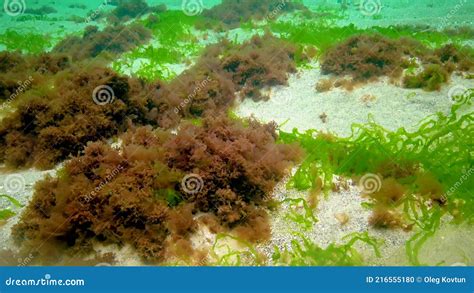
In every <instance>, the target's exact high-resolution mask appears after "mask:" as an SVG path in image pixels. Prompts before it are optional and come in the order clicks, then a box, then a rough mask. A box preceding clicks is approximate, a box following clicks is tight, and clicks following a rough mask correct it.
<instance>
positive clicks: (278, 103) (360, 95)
mask: <svg viewBox="0 0 474 293" xmlns="http://www.w3.org/2000/svg"><path fill="white" fill-rule="evenodd" d="M43 2H44V3H43ZM47 2H48V3H47ZM162 2H164V1H149V3H150V4H159V3H162ZM166 2H167V4H168V6H169V8H170V9H173V8H176V9H179V8H180V1H174V2H176V3H175V4H174V5H173V4H171V5H169V3H170V1H166ZM174 2H173V3H174ZM204 2H205V6H206V7H207V6H211V5H212V3H213V2H212V1H204ZM214 2H218V1H214ZM305 2H308V4H309V6H311V4H312V3H311V2H312V1H305ZM382 2H383V1H382ZM420 2H423V3H422V4H421V3H418V2H417V1H408V0H402V1H398V2H396V3H394V2H393V1H392V4H389V3H387V4H384V5H383V6H382V9H383V11H384V13H383V17H381V18H369V19H367V18H364V17H363V16H361V15H360V13H359V12H358V11H356V10H355V9H353V11H352V8H349V9H350V10H349V15H350V17H349V18H348V19H346V20H340V21H339V23H338V25H341V26H343V25H347V24H349V23H350V22H353V21H354V20H355V19H356V20H357V23H358V26H360V27H361V28H363V27H369V26H373V25H381V26H389V25H394V24H410V25H413V24H415V25H424V24H427V23H431V22H433V21H436V20H439V19H440V18H443V17H445V16H446V12H447V11H448V12H449V11H450V10H452V9H454V8H453V7H452V5H450V4H448V3H447V2H446V1H431V3H430V1H420ZM427 2H428V3H427ZM51 3H54V5H55V8H56V9H57V10H58V12H57V14H51V15H48V18H46V19H45V20H44V21H45V22H48V23H49V24H50V25H42V26H38V25H37V22H36V21H34V20H32V21H31V22H29V21H24V22H21V23H15V22H11V23H6V25H5V26H3V25H2V27H1V28H0V33H1V32H2V31H5V30H6V29H7V28H11V29H13V30H37V29H40V30H41V33H51V37H52V38H53V39H60V38H62V37H63V36H65V35H66V34H69V33H71V32H73V33H74V32H81V31H82V30H83V29H84V27H85V24H76V23H73V22H71V21H69V20H67V19H60V20H53V18H54V17H59V16H61V15H70V14H71V13H72V14H74V15H78V16H85V14H86V12H87V11H89V10H90V9H97V7H95V6H94V5H93V4H90V2H88V3H86V5H87V9H78V8H69V5H70V4H72V3H76V2H75V1H72V0H68V1H66V0H65V1H60V2H58V1H42V2H41V5H43V4H51ZM327 3H328V5H333V6H334V5H335V4H333V3H332V2H331V1H327ZM33 5H39V3H38V4H33ZM465 5H466V6H465V7H464V8H463V9H461V10H459V11H457V12H456V13H455V14H453V15H452V17H451V18H450V19H448V22H446V23H447V24H446V23H444V22H443V23H442V24H443V25H458V24H460V25H472V22H473V20H472V16H471V14H472V13H471V12H472V11H474V3H466V4H465ZM335 7H337V6H335ZM106 9H107V8H106ZM426 10H429V11H430V13H429V14H428V13H426ZM349 19H350V20H349ZM2 21H7V20H6V19H5V16H3V19H2ZM440 24H441V23H440ZM247 34H248V35H251V33H248V32H247ZM230 36H232V32H231V33H230ZM245 38H246V37H245V36H244V37H243V39H245ZM211 39H212V37H211ZM2 49H3V48H1V47H0V50H2ZM173 66H175V71H176V72H177V73H179V72H180V71H182V70H183V69H184V67H183V66H184V65H183V64H174V65H173ZM321 77H322V74H321V71H320V69H319V64H317V63H314V64H311V66H310V68H307V69H300V70H299V71H298V73H296V74H292V75H291V76H290V78H289V83H288V86H276V87H273V88H268V89H267V90H266V92H267V93H268V96H269V99H268V100H267V101H260V102H255V101H252V100H251V99H246V100H244V101H242V102H241V103H240V104H239V105H237V107H236V108H235V109H234V112H235V113H236V114H237V115H238V116H240V117H250V116H253V117H255V118H256V119H258V120H260V121H262V122H270V121H275V122H276V123H277V124H278V125H281V129H282V130H284V131H291V130H292V129H294V128H297V129H298V130H299V131H304V130H308V129H316V130H320V131H324V132H331V133H334V134H336V135H337V136H343V137H348V136H350V135H351V125H352V124H353V123H361V124H363V123H366V122H369V121H371V119H372V121H375V122H376V123H378V124H380V125H381V126H383V127H384V128H386V129H389V130H396V129H398V128H401V127H404V128H406V129H407V130H415V129H417V127H418V126H419V123H420V121H422V120H423V119H425V118H426V117H428V116H430V115H433V114H436V113H437V112H442V113H448V112H449V111H450V109H451V106H452V104H453V101H452V99H451V97H450V95H449V93H450V91H452V90H453V88H465V89H467V88H473V87H474V82H473V80H472V79H470V80H468V79H465V78H463V77H461V76H453V77H452V79H451V82H450V84H449V85H445V86H443V87H442V88H441V90H440V91H433V92H426V91H423V90H411V89H404V88H401V87H400V86H397V85H395V84H391V83H390V82H388V81H387V80H380V81H378V82H374V83H370V84H365V85H360V86H357V87H356V88H355V89H354V90H352V91H347V90H344V89H339V88H335V89H334V88H333V89H331V90H329V91H327V92H318V91H317V90H316V89H315V85H316V81H317V80H319V79H321ZM55 170H57V168H56V169H54V170H49V171H37V170H33V169H32V170H27V171H22V172H11V171H7V170H3V171H2V173H1V174H0V194H2V193H6V192H8V194H10V195H11V196H13V197H15V198H16V199H17V200H18V201H19V202H20V203H21V204H23V205H26V204H27V203H28V202H29V201H30V200H31V198H32V196H33V185H34V184H35V182H37V181H39V180H41V179H42V178H44V176H47V175H53V176H54V174H55ZM341 180H346V179H342V178H341ZM347 180H349V181H350V179H347ZM7 181H8V182H9V184H10V186H6V184H4V183H5V182H7ZM12 182H13V183H14V184H12ZM285 183H286V182H285V180H284V181H282V182H281V183H280V184H279V185H278V186H277V187H276V188H275V191H274V196H275V197H276V198H277V199H278V198H280V199H282V198H287V197H291V198H303V197H305V196H306V194H305V193H302V192H297V191H294V190H288V189H286V187H285ZM348 186H349V187H348V189H347V190H341V191H338V192H331V193H330V194H328V195H327V196H323V197H321V198H320V201H319V203H318V206H317V209H316V210H315V213H314V214H315V217H316V218H317V221H315V222H314V223H313V225H312V227H310V229H306V230H304V231H303V232H302V233H304V235H305V236H306V237H307V238H308V239H309V240H311V241H314V243H316V244H318V245H320V246H321V247H323V248H324V247H326V246H328V245H330V244H331V243H343V242H344V237H345V236H346V235H349V234H351V233H354V232H366V231H368V232H369V234H370V235H371V236H373V237H375V238H377V239H380V240H383V244H382V245H381V246H380V247H381V255H382V257H376V256H375V255H374V253H373V250H372V249H371V248H370V247H367V245H364V244H360V246H358V249H359V250H360V251H361V252H362V254H363V256H364V257H365V259H366V262H367V263H368V264H369V265H408V264H409V263H408V261H407V259H406V254H405V243H406V241H407V240H408V239H409V238H410V237H411V236H412V232H405V231H402V230H380V229H374V228H372V227H371V226H370V225H369V222H368V218H369V216H370V213H371V211H370V210H368V209H366V208H364V206H363V205H362V203H364V202H365V201H367V199H365V198H364V197H363V195H362V192H361V190H360V188H359V187H358V186H357V185H356V184H354V183H351V182H349V184H348ZM2 204H6V202H3V201H2V200H0V208H1V207H2ZM22 210H23V208H17V209H16V210H15V212H16V213H17V214H16V215H15V216H14V217H12V218H11V219H10V220H9V221H8V222H6V223H3V224H0V250H12V251H15V250H16V249H17V248H16V247H15V245H14V243H13V241H12V239H11V237H10V234H11V228H12V226H14V225H15V223H16V222H17V221H18V220H19V215H20V214H21V212H22ZM286 212H287V210H285V207H283V208H282V209H281V210H278V211H275V212H273V213H271V227H272V236H271V239H270V241H268V242H267V243H264V244H260V245H259V246H257V248H258V249H259V251H260V252H261V253H262V254H263V255H264V256H265V257H266V259H267V260H268V264H270V265H271V264H272V262H271V259H272V257H271V256H272V253H273V252H274V247H275V246H277V247H279V248H280V249H284V248H285V247H289V245H290V244H291V241H292V240H293V239H297V237H296V236H295V235H294V234H292V233H291V231H290V230H293V229H290V226H289V225H290V224H289V223H288V221H287V220H286V218H285V215H286ZM341 217H343V218H344V220H343V221H341ZM215 241H216V239H215V235H213V234H211V233H210V232H209V231H207V230H206V228H205V227H201V229H199V230H198V232H196V235H195V236H194V244H195V245H196V246H197V247H203V248H205V247H207V248H211V247H212V246H213V245H214V244H215ZM226 244H228V245H230V246H231V247H232V249H235V250H242V251H246V250H248V248H247V247H246V246H245V245H242V244H241V243H238V242H235V241H233V240H232V239H224V240H223V242H222V243H221V249H220V250H219V249H218V250H217V255H214V256H211V258H212V257H217V258H218V254H219V253H225V251H226V248H225V247H226ZM473 248H474V227H472V226H467V225H461V226H455V225H453V224H450V223H449V218H447V217H446V218H445V219H443V221H442V224H441V227H440V228H439V230H438V231H437V232H436V234H435V235H434V236H433V237H431V238H430V239H429V240H428V241H427V242H426V243H425V245H424V247H423V248H422V250H421V251H420V261H421V262H422V263H424V264H428V265H437V264H443V265H474V249H473ZM97 249H98V250H100V251H102V252H116V255H117V256H116V261H117V262H116V263H115V264H116V265H141V264H143V263H142V262H141V261H140V258H139V257H138V255H136V254H135V252H134V251H133V250H132V249H130V247H124V248H121V250H120V251H117V250H118V248H117V247H99V246H97ZM0 257H1V256H0ZM1 262H2V259H0V263H1Z"/></svg>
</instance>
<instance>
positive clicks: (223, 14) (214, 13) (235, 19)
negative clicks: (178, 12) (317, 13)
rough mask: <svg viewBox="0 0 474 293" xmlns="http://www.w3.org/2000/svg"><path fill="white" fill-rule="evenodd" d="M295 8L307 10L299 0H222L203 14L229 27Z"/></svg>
mask: <svg viewBox="0 0 474 293" xmlns="http://www.w3.org/2000/svg"><path fill="white" fill-rule="evenodd" d="M295 10H303V11H305V10H306V11H307V8H306V6H304V5H303V4H302V3H301V2H300V1H286V0H285V1H281V0H260V1H252V0H239V1H234V0H223V1H222V2H221V3H220V4H218V5H216V6H214V7H212V8H211V9H206V10H204V12H203V16H205V17H208V18H211V19H215V20H219V21H220V22H221V23H224V24H226V25H228V26H230V27H236V26H238V25H239V24H240V23H241V22H247V21H248V20H251V19H252V20H264V19H273V18H276V17H277V16H278V15H279V14H282V13H287V12H292V11H295Z"/></svg>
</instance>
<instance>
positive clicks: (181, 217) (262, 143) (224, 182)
mask: <svg viewBox="0 0 474 293" xmlns="http://www.w3.org/2000/svg"><path fill="white" fill-rule="evenodd" d="M275 139H276V133H275V130H274V126H273V125H261V124H259V123H257V122H255V121H252V120H250V121H249V122H248V124H247V125H246V126H244V125H242V124H241V122H237V121H232V120H228V118H225V117H219V118H215V119H214V118H208V119H205V120H204V121H203V125H202V126H195V125H192V124H189V125H183V126H182V127H181V129H180V130H179V131H178V133H177V134H172V133H171V132H169V131H168V132H167V131H161V130H158V131H155V132H153V131H152V130H151V129H150V128H139V129H137V130H136V131H131V132H129V133H127V134H126V135H125V136H124V137H123V144H122V146H121V148H120V150H117V149H113V148H111V147H110V146H109V145H107V144H105V143H92V144H90V145H89V146H88V147H87V148H86V150H85V154H84V155H83V156H79V157H76V158H74V159H72V160H71V161H69V162H68V163H66V165H65V167H64V170H63V171H62V172H61V174H62V175H61V176H60V177H58V178H47V179H45V180H44V181H41V182H40V183H38V185H37V186H36V193H35V195H34V198H33V200H32V202H31V203H30V204H29V206H28V207H27V210H26V211H25V213H24V217H23V218H22V220H21V221H20V223H19V224H18V225H17V226H16V227H15V228H14V230H13V231H14V234H15V237H16V239H17V240H18V241H19V243H23V247H24V248H25V249H27V250H36V247H38V245H37V244H38V243H43V242H44V241H45V240H48V243H49V244H52V245H58V244H59V246H64V247H70V248H72V249H84V248H88V249H89V250H90V249H92V248H93V243H94V241H99V242H103V243H109V244H111V243H114V244H119V245H124V244H131V245H132V246H133V247H134V248H136V249H137V251H138V252H139V253H140V255H141V256H142V257H143V258H145V259H146V260H150V261H157V260H161V259H162V258H163V257H164V255H165V254H166V253H167V251H168V252H170V251H174V248H176V247H174V246H175V245H179V243H181V245H184V247H186V249H187V250H188V251H187V253H191V254H192V248H191V246H190V244H189V243H188V241H187V239H188V236H189V233H190V232H191V231H193V230H194V229H195V228H196V225H197V223H196V220H195V218H194V217H193V215H195V214H197V213H198V212H199V213H207V214H209V216H210V217H214V218H215V219H216V225H222V226H223V227H227V228H232V229H234V230H235V233H237V235H240V236H241V237H243V238H244V239H249V240H251V241H252V242H255V241H258V240H264V239H266V238H268V236H269V233H270V231H269V227H268V224H267V215H266V212H265V210H264V209H262V207H263V206H265V205H266V201H268V200H269V199H270V198H271V196H272V194H271V192H272V190H273V187H274V185H275V184H276V183H277V182H278V180H280V179H281V178H282V177H283V176H284V174H285V172H286V171H287V170H288V167H289V166H290V165H291V162H293V161H296V160H297V159H298V157H299V153H300V152H299V150H298V148H297V147H292V146H289V145H282V144H275ZM58 226H60V227H61V228H60V229H58ZM47 231H50V232H52V233H53V234H52V235H54V236H53V238H50V236H49V233H48V232H47ZM53 231H54V232H53ZM45 237H47V239H46V238H45ZM40 246H42V245H40ZM173 247H174V248H173ZM45 249H46V250H47V248H45ZM46 250H45V251H46ZM189 250H191V251H189ZM43 252H44V251H43ZM38 253H40V254H41V253H42V251H38ZM60 253H61V252H60ZM48 257H53V256H52V255H42V258H48Z"/></svg>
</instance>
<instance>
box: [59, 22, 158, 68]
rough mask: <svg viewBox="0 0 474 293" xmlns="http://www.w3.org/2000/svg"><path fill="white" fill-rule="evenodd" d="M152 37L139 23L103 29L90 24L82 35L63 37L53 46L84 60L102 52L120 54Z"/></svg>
mask: <svg viewBox="0 0 474 293" xmlns="http://www.w3.org/2000/svg"><path fill="white" fill-rule="evenodd" d="M150 38H151V33H150V31H149V30H148V29H146V28H145V27H143V26H142V25H140V24H137V23H135V24H131V25H129V26H124V25H117V26H108V27H106V28H104V29H103V30H102V31H100V30H99V28H98V27H97V26H88V27H86V28H85V30H84V33H83V35H82V36H81V37H79V36H75V35H71V36H69V37H67V38H65V39H63V40H62V41H61V42H59V43H58V44H57V45H56V46H55V47H54V48H53V52H56V53H65V54H68V55H70V56H71V58H72V59H73V60H74V61H76V60H83V59H87V58H93V57H97V56H98V55H99V54H101V53H112V54H120V53H123V52H126V51H129V50H131V49H133V48H135V47H136V46H138V45H139V44H143V43H145V42H147V41H148V40H149V39H150Z"/></svg>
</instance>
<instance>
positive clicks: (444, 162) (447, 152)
mask: <svg viewBox="0 0 474 293" xmlns="http://www.w3.org/2000/svg"><path fill="white" fill-rule="evenodd" d="M473 95H474V93H473V91H472V89H470V90H468V91H466V92H465V93H463V94H461V95H458V96H455V97H453V101H454V102H455V104H454V105H453V106H452V109H451V111H450V113H449V114H447V115H445V114H442V113H438V114H435V115H433V116H431V117H427V118H426V119H424V120H423V121H421V122H420V124H419V128H418V130H417V131H414V132H409V131H407V130H406V129H405V128H400V129H398V130H396V131H389V130H386V129H384V128H383V127H381V126H380V125H378V124H377V123H376V122H375V121H374V120H373V118H370V122H369V123H367V124H354V125H353V126H352V135H351V136H350V137H347V138H339V137H336V136H334V135H331V134H325V133H321V132H318V131H316V130H308V131H306V132H304V133H300V132H299V131H298V130H296V129H295V130H293V132H291V133H286V132H283V131H280V141H281V142H282V143H294V142H298V143H299V144H300V145H301V147H303V148H304V149H305V150H306V152H307V154H306V158H305V159H304V160H303V162H302V164H301V165H300V167H299V168H298V170H297V171H296V173H295V174H294V175H293V176H292V177H291V179H290V180H289V182H288V187H289V188H295V189H298V190H308V189H312V188H316V187H317V185H318V182H322V183H323V186H322V187H323V191H324V192H325V193H326V194H328V193H329V191H330V189H331V186H332V180H333V177H334V175H340V176H344V177H350V178H354V176H355V177H357V176H362V175H364V174H371V173H374V174H379V173H380V172H382V173H383V175H385V176H387V177H390V176H393V174H395V173H397V169H410V168H412V167H413V166H417V168H418V171H417V172H416V173H415V174H411V175H407V176H398V177H397V178H396V179H397V180H398V181H399V182H400V183H401V184H403V186H405V187H406V188H407V190H408V192H407V194H408V196H406V197H405V199H404V200H403V201H401V202H400V203H397V204H395V205H394V207H398V206H401V207H403V210H404V214H405V217H407V218H408V219H410V223H411V225H413V226H414V227H415V229H416V231H415V234H414V236H413V237H412V238H411V239H410V240H409V241H408V242H407V247H406V249H407V257H408V259H409V261H410V263H412V264H415V265H418V264H420V263H419V261H418V253H419V251H420V249H421V247H422V245H423V243H424V242H425V241H426V240H427V239H428V238H429V237H431V236H432V235H433V234H434V232H435V231H436V230H437V228H438V227H439V224H440V219H441V217H442V216H443V215H445V214H447V213H449V214H450V215H451V216H452V217H453V218H454V220H455V221H456V222H469V223H472V222H473V220H474V199H473V198H472V196H471V194H470V191H471V190H473V189H474V178H473V176H471V173H472V172H473V162H474V161H473V160H472V155H473V154H472V149H473V145H474V123H473V120H474V112H473V108H472V97H473ZM387 162H389V163H390V164H387ZM390 166H392V167H390ZM394 166H395V167H394ZM391 168H392V169H391ZM426 174H429V176H431V177H432V178H433V180H434V181H433V182H439V184H441V185H442V187H443V188H442V192H443V193H442V194H435V192H434V191H431V190H426V188H424V187H423V186H422V185H420V180H419V178H421V177H422V176H425V175H426Z"/></svg>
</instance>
